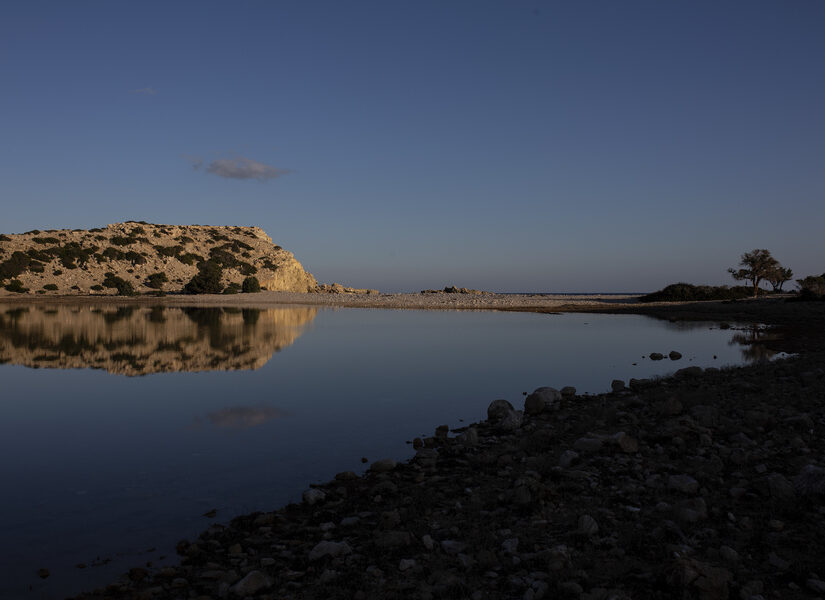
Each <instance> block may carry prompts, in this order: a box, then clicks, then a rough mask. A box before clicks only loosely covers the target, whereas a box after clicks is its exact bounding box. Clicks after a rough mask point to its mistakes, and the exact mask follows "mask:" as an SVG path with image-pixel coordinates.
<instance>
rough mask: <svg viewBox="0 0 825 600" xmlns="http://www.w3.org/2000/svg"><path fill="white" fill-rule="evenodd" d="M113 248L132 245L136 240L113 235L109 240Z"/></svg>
mask: <svg viewBox="0 0 825 600" xmlns="http://www.w3.org/2000/svg"><path fill="white" fill-rule="evenodd" d="M110 241H111V242H112V243H113V244H114V245H115V246H129V245H131V244H134V243H135V242H136V241H137V240H135V238H133V237H124V236H122V235H114V236H112V239H111V240H110Z"/></svg>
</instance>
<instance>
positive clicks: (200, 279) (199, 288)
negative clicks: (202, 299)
mask: <svg viewBox="0 0 825 600" xmlns="http://www.w3.org/2000/svg"><path fill="white" fill-rule="evenodd" d="M221 275H223V268H222V267H221V266H220V265H219V264H218V263H216V262H214V261H211V260H207V261H205V262H202V263H200V264H199V265H198V273H197V275H195V276H194V277H193V278H192V279H190V280H189V283H187V284H186V285H185V286H183V291H184V292H186V293H187V294H220V293H221V292H222V291H223V286H222V285H221Z"/></svg>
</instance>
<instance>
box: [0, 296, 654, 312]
mask: <svg viewBox="0 0 825 600" xmlns="http://www.w3.org/2000/svg"><path fill="white" fill-rule="evenodd" d="M637 298H638V296H636V295H613V294H592V295H578V294H574V295H570V294H553V295H538V294H479V295H476V294H306V293H298V292H260V293H257V294H233V295H223V294H204V295H196V296H195V295H168V296H164V297H156V296H137V297H124V296H109V295H94V296H49V295H42V296H30V295H25V296H22V295H14V296H1V297H0V303H3V304H90V303H92V304H98V303H99V304H108V305H111V304H139V305H147V304H150V305H161V306H225V307H246V308H267V307H271V306H274V305H282V304H300V305H305V306H306V305H309V306H329V307H345V308H393V309H405V308H406V309H436V310H457V309H461V310H528V311H534V310H540V309H544V310H548V309H549V310H576V309H582V308H598V307H604V308H607V307H610V306H615V305H617V304H620V305H629V304H636V300H637Z"/></svg>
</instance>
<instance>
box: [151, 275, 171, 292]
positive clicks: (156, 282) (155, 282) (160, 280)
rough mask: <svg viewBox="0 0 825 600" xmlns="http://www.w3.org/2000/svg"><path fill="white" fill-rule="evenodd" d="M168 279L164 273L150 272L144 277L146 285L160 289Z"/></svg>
mask: <svg viewBox="0 0 825 600" xmlns="http://www.w3.org/2000/svg"><path fill="white" fill-rule="evenodd" d="M168 281H169V278H168V277H167V276H166V273H152V274H151V275H149V277H147V278H146V287H150V288H152V289H153V290H162V289H163V284H164V283H166V282H168Z"/></svg>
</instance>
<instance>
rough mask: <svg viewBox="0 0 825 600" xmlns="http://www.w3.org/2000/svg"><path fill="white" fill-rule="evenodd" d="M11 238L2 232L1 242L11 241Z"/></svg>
mask: <svg viewBox="0 0 825 600" xmlns="http://www.w3.org/2000/svg"><path fill="white" fill-rule="evenodd" d="M10 241H11V238H10V237H9V236H7V235H6V234H5V233H3V234H0V242H10Z"/></svg>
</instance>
